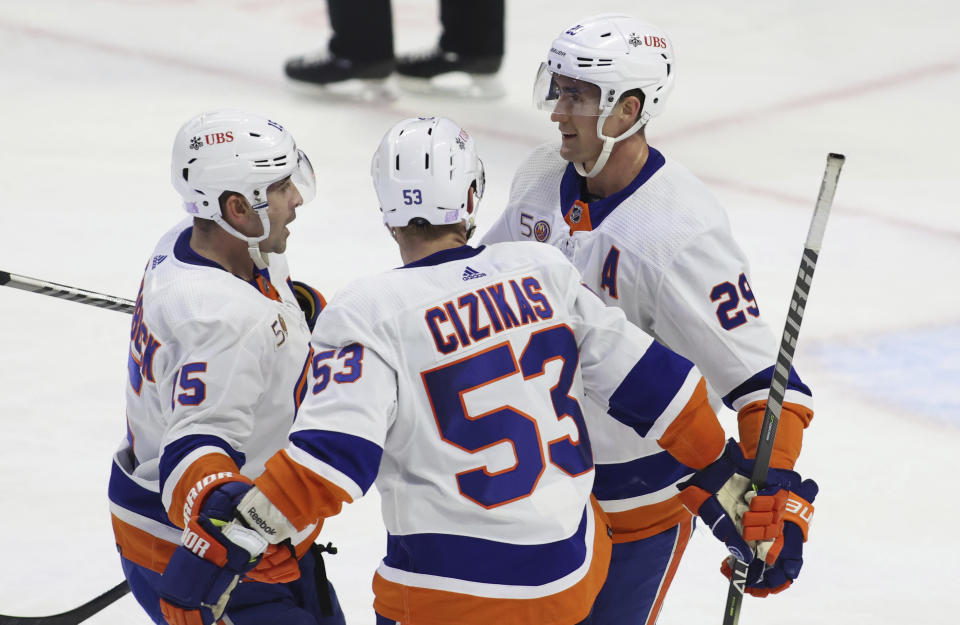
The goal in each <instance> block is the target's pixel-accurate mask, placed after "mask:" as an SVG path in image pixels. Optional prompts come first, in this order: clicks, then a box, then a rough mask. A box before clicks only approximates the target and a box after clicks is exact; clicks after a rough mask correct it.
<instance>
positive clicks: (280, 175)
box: [170, 109, 316, 269]
mask: <svg viewBox="0 0 960 625" xmlns="http://www.w3.org/2000/svg"><path fill="white" fill-rule="evenodd" d="M170 177H171V181H172V182H173V186H174V188H175V189H176V190H177V192H178V193H179V194H180V197H181V198H182V199H183V207H184V209H185V210H186V212H187V214H189V215H192V216H194V217H199V218H201V219H209V220H211V221H214V222H216V223H217V224H218V225H219V226H220V227H221V228H223V229H224V230H226V231H227V232H228V233H230V234H231V235H233V236H235V237H237V238H239V239H241V240H243V241H245V242H246V243H247V247H248V249H249V250H250V255H251V257H252V258H253V260H254V262H255V263H256V265H257V267H259V268H261V269H262V268H264V267H266V266H267V262H268V260H267V258H266V256H265V255H264V254H262V253H261V252H260V249H259V243H260V241H263V240H264V239H266V238H267V237H268V236H270V221H269V219H268V217H267V207H268V199H267V194H268V188H269V187H270V185H271V184H273V183H275V182H278V181H280V180H283V179H285V178H288V177H289V178H290V179H291V180H292V181H293V183H294V184H295V185H296V187H297V190H298V191H299V192H300V195H301V197H302V198H303V203H306V202H309V201H310V200H312V199H313V198H314V196H315V195H316V176H315V174H314V171H313V166H312V165H311V164H310V159H309V158H307V155H306V154H304V153H303V151H301V150H299V149H297V146H296V143H295V142H294V140H293V137H292V136H291V135H290V133H289V132H287V131H286V130H285V129H284V127H283V126H281V125H280V124H278V123H277V122H275V121H272V120H270V119H267V118H266V117H262V116H260V115H256V114H253V113H247V112H244V111H239V110H234V109H219V110H215V111H209V112H207V113H203V114H201V115H198V116H196V117H194V118H193V119H190V120H189V121H187V122H186V123H185V124H184V125H183V126H182V127H181V128H180V130H179V131H178V132H177V136H176V138H175V139H174V143H173V155H172V159H171V167H170ZM225 191H231V192H234V193H237V194H240V195H242V196H243V197H244V198H245V199H246V200H247V202H248V203H249V204H250V206H251V207H252V208H253V210H254V211H255V212H256V214H257V216H258V217H259V218H260V222H261V224H262V225H263V234H261V235H258V236H247V235H244V234H242V233H240V232H238V231H237V230H236V229H235V228H234V227H233V226H231V225H230V224H228V223H227V222H226V221H225V220H224V219H223V216H222V215H221V212H220V202H219V198H220V195H221V194H223V193H224V192H225Z"/></svg>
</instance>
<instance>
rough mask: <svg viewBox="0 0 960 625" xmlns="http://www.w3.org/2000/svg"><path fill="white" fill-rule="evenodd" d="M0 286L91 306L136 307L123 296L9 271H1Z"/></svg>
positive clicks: (107, 307)
mask: <svg viewBox="0 0 960 625" xmlns="http://www.w3.org/2000/svg"><path fill="white" fill-rule="evenodd" d="M0 286H9V287H13V288H15V289H21V290H23V291H30V292H31V293H40V294H41V295H49V296H50V297H58V298H60V299H66V300H70V301H71V302H79V303H81V304H89V305H90V306H97V307H99V308H106V309H107V310H118V311H120V312H125V313H132V312H133V308H134V302H132V301H130V300H128V299H124V298H122V297H115V296H113V295H104V294H103V293H95V292H93V291H85V290H84V289H78V288H76V287H72V286H65V285H63V284H57V283H56V282H47V281H46V280H38V279H36V278H28V277H27V276H20V275H17V274H15V273H10V272H8V271H0Z"/></svg>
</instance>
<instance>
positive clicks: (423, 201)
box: [370, 117, 486, 233]
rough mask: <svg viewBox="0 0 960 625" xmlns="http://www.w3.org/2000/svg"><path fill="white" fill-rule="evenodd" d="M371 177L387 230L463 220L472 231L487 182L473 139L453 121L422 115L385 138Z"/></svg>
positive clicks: (372, 165)
mask: <svg viewBox="0 0 960 625" xmlns="http://www.w3.org/2000/svg"><path fill="white" fill-rule="evenodd" d="M370 175H371V177H372V178H373V186H374V189H375V190H376V193H377V198H378V200H379V201H380V210H381V211H382V213H383V222H384V224H386V225H387V227H388V228H395V227H403V226H406V225H408V224H409V223H410V222H411V221H412V220H414V219H423V220H425V221H426V222H428V223H430V224H433V225H447V224H455V223H460V222H465V223H466V227H467V231H468V233H469V232H472V231H473V228H474V225H475V220H476V215H477V210H478V208H479V206H480V200H481V198H482V197H483V191H484V186H485V184H486V180H485V173H484V169H483V162H482V161H481V160H480V157H479V156H478V155H477V150H476V145H475V143H474V140H473V137H471V136H470V135H469V134H467V132H466V131H465V130H463V129H462V128H461V127H460V126H459V125H457V124H456V123H455V122H453V121H452V120H449V119H446V118H443V117H419V118H410V119H405V120H403V121H401V122H398V123H397V124H395V125H394V126H393V128H391V129H390V130H389V131H387V133H386V134H385V135H384V136H383V139H382V140H381V141H380V146H379V147H378V148H377V151H376V152H375V153H374V155H373V160H372V161H371V164H370Z"/></svg>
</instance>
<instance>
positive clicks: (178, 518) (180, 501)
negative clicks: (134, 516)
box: [167, 453, 245, 528]
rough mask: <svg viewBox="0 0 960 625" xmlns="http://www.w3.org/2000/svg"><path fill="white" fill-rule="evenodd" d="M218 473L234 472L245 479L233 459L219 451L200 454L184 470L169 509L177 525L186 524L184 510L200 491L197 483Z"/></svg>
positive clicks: (168, 513) (169, 513)
mask: <svg viewBox="0 0 960 625" xmlns="http://www.w3.org/2000/svg"><path fill="white" fill-rule="evenodd" d="M218 473H234V474H236V475H237V478H238V479H245V478H240V469H238V468H237V464H236V463H235V462H234V461H233V459H232V458H231V457H230V456H228V455H226V454H219V453H211V454H205V455H203V456H200V457H199V458H197V459H196V460H194V461H193V463H192V464H191V465H190V466H189V467H187V470H186V471H184V472H183V475H182V476H180V481H179V482H177V485H176V486H175V487H174V489H173V495H172V497H171V500H170V509H169V510H167V516H168V517H170V520H171V521H173V523H174V524H175V525H176V526H177V527H180V528H183V527H184V526H185V523H184V519H183V515H184V510H185V509H186V507H187V503H188V499H189V500H190V503H192V501H193V499H195V498H196V496H197V493H198V492H199V491H200V489H199V488H196V487H197V483H198V482H200V481H201V480H203V478H205V477H207V476H209V475H217V474H218ZM191 491H194V492H193V496H192V497H191V495H190V493H191Z"/></svg>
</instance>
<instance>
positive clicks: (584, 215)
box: [560, 147, 666, 231]
mask: <svg viewBox="0 0 960 625" xmlns="http://www.w3.org/2000/svg"><path fill="white" fill-rule="evenodd" d="M649 149H650V153H649V155H648V156H647V162H646V163H644V164H643V168H642V169H641V170H640V173H638V174H637V176H636V177H635V178H634V179H633V180H632V181H631V182H630V184H628V185H627V186H626V187H624V188H623V189H621V190H619V191H617V192H616V193H614V194H613V195H610V196H609V197H605V198H602V199H599V200H594V201H593V202H590V203H589V204H587V203H586V202H583V201H581V199H580V193H581V190H582V189H583V184H584V181H585V180H586V178H584V177H583V176H581V175H580V174H578V173H577V170H576V168H575V167H574V165H573V163H568V164H567V169H566V171H564V172H563V178H562V179H561V180H560V210H561V212H562V213H563V219H564V221H566V222H567V224H568V225H570V229H571V231H577V230H593V229H594V228H596V227H597V226H599V225H600V223H601V222H602V221H603V220H604V219H606V218H607V215H609V214H610V213H612V212H613V210H614V209H615V208H616V207H617V206H619V205H620V204H621V203H622V202H623V201H624V200H625V199H627V198H628V197H630V196H631V195H632V194H633V192H634V191H636V190H637V189H639V188H640V187H641V186H642V185H643V183H645V182H646V181H647V180H649V179H650V177H651V176H653V174H655V173H657V172H658V171H659V170H660V168H661V167H663V165H664V163H665V162H666V159H664V158H663V154H661V153H660V151H659V150H657V149H656V148H653V147H651V148H649Z"/></svg>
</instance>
